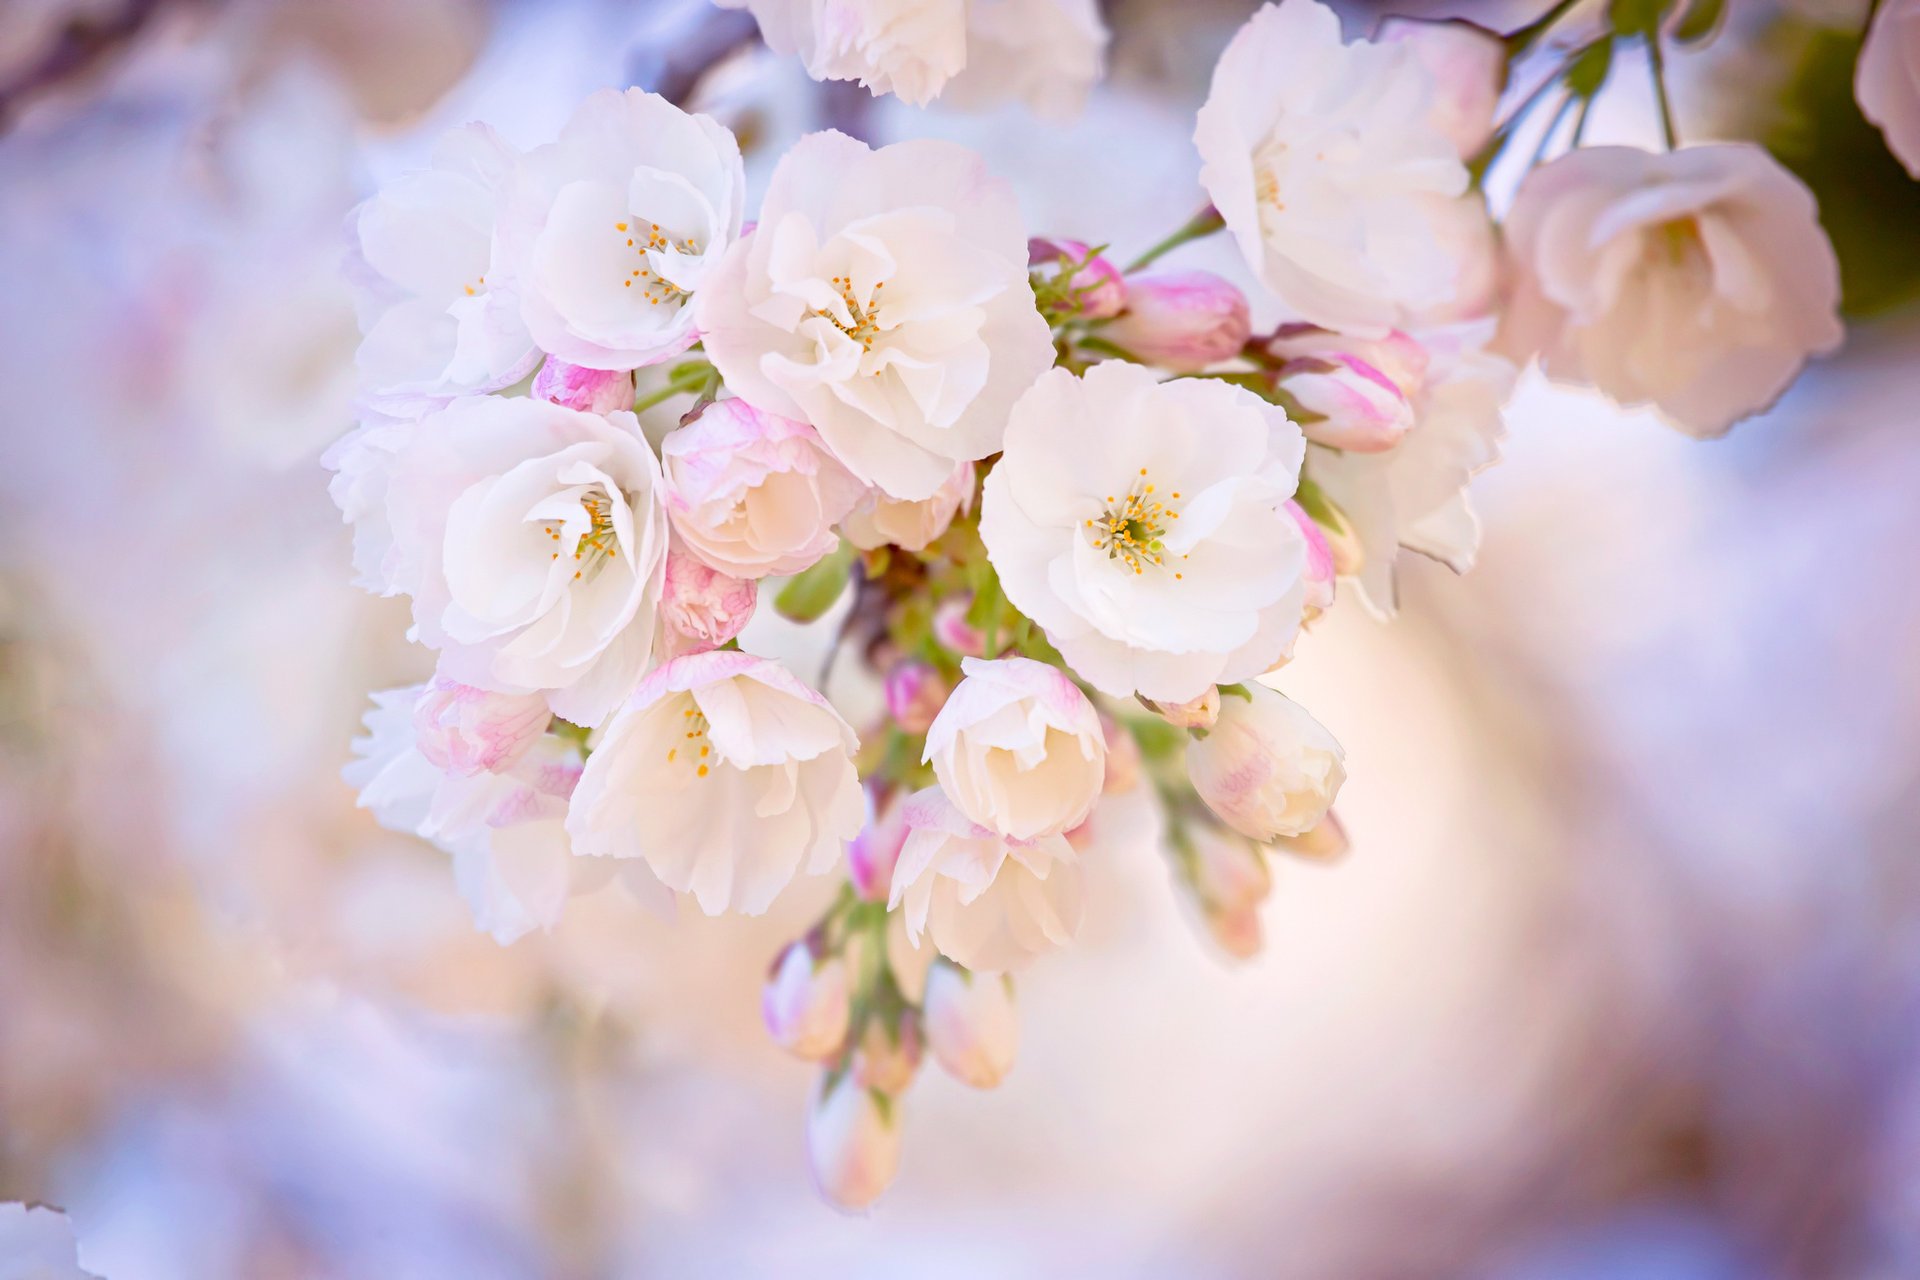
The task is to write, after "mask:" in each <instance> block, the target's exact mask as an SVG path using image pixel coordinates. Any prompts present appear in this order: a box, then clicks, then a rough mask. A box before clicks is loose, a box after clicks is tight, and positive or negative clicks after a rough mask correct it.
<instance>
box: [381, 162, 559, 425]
mask: <svg viewBox="0 0 1920 1280" xmlns="http://www.w3.org/2000/svg"><path fill="white" fill-rule="evenodd" d="M516 159H517V157H516V155H515V153H514V151H513V150H512V148H510V147H508V146H507V144H506V143H504V142H502V141H501V140H500V138H499V137H498V136H497V135H496V134H495V133H494V132H493V130H492V129H489V128H488V127H487V126H486V125H483V124H470V125H467V126H466V127H465V128H461V129H455V130H453V131H452V132H451V133H448V134H447V135H445V136H444V137H443V138H441V139H440V142H439V145H438V146H436V147H435V148H434V153H433V161H432V163H431V165H430V166H429V167H428V168H426V169H423V170H419V171H417V172H414V173H409V174H406V175H404V176H402V177H400V178H398V179H395V180H394V181H393V182H391V183H388V184H387V186H386V187H385V188H383V189H382V190H381V191H380V193H379V194H378V195H376V196H374V197H373V198H372V199H370V200H368V201H367V202H366V203H364V204H362V205H361V206H360V207H359V208H358V209H356V210H354V213H353V219H352V225H353V235H354V249H355V255H354V258H353V260H352V262H351V264H350V270H349V271H348V278H349V280H350V281H352V282H353V283H354V284H355V285H357V286H358V292H359V295H360V297H359V309H360V313H361V324H362V326H363V327H364V329H365V331H366V336H365V337H364V338H363V339H362V340H361V343H360V352H359V356H358V357H357V363H358V364H359V367H360V375H361V381H362V383H363V385H364V388H365V390H366V391H367V393H368V394H369V395H370V396H371V397H372V398H373V400H374V401H375V402H376V403H380V404H389V405H397V406H401V407H408V406H413V407H418V406H420V405H422V404H424V403H427V402H431V401H434V400H444V399H450V398H452V397H454V396H459V395H470V394H473V393H476V392H482V391H492V390H495V389H497V388H499V387H504V386H507V385H509V384H510V383H514V382H517V381H519V380H520V379H521V378H524V377H525V376H526V375H527V374H528V373H530V372H531V371H532V369H533V366H534V364H535V363H536V362H537V361H538V360H539V358H540V352H539V350H538V348H536V347H535V346H534V342H533V338H532V336H531V335H529V334H528V332H527V326H526V324H525V323H524V322H523V321H522V320H521V318H520V299H519V297H518V296H517V295H516V294H515V293H514V291H513V290H512V289H511V288H509V287H505V286H506V280H505V279H504V276H505V274H506V273H505V271H504V270H503V263H502V261H501V257H500V254H501V248H500V245H499V243H498V241H497V239H496V236H495V228H496V225H497V223H498V221H499V217H500V211H501V206H502V203H503V201H504V199H505V191H506V187H507V183H508V180H509V178H510V176H511V175H512V173H513V167H514V164H515V161H516Z"/></svg>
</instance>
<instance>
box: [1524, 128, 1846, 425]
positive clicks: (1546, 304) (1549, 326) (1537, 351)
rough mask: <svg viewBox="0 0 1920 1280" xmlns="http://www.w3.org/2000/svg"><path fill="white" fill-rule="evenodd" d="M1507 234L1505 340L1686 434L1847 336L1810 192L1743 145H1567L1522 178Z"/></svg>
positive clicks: (1563, 375) (1752, 400) (1558, 374)
mask: <svg viewBox="0 0 1920 1280" xmlns="http://www.w3.org/2000/svg"><path fill="white" fill-rule="evenodd" d="M1506 239H1507V250H1508V261H1509V267H1510V271H1511V274H1512V277H1513V287H1512V299H1511V302H1510V305H1509V307H1508V310H1507V313H1506V316H1505V317H1504V319H1503V321H1502V323H1501V327H1500V337H1499V343H1500V346H1501V348H1502V349H1503V350H1504V351H1505V352H1507V353H1508V354H1510V355H1511V356H1512V357H1513V358H1514V359H1515V360H1517V361H1524V360H1526V359H1527V358H1528V357H1530V356H1534V355H1537V356H1538V357H1539V360H1540V368H1541V369H1542V371H1544V372H1545V373H1546V374H1547V376H1548V377H1550V378H1553V379H1555V380H1556V381H1561V382H1573V383H1590V384H1592V385H1593V386H1595V387H1598V388H1599V389H1600V390H1601V391H1603V392H1605V393H1606V394H1607V395H1609V396H1611V397H1612V398H1613V399H1614V400H1616V401H1618V402H1619V403H1621V404H1625V405H1642V404H1653V405H1656V406H1658V407H1659V409H1660V410H1661V412H1663V413H1665V414H1666V415H1667V417H1668V418H1670V419H1671V420H1672V421H1673V422H1674V423H1675V424H1676V425H1678V426H1679V427H1680V428H1681V429H1682V430H1684V431H1686V432H1688V433H1689V434H1691V435H1696V436H1716V435H1720V434H1721V433H1723V432H1725V431H1726V430H1727V429H1728V428H1729V427H1731V426H1732V425H1733V424H1734V423H1735V422H1737V421H1739V420H1740V419H1741V418H1744V417H1746V416H1748V415H1749V414H1753V413H1757V412H1759V411H1760V410H1762V409H1765V408H1766V407H1767V406H1768V405H1770V404H1772V403H1773V402H1774V400H1776V399H1778V398H1779V396H1780V394H1781V392H1783V391H1785V390H1786V388H1787V385H1788V384H1789V383H1791V382H1792V381H1793V379H1794V378H1795V377H1796V376H1798V374H1799V372H1800V368H1801V366H1802V365H1803V364H1804V363H1805V362H1806V359H1807V357H1808V356H1809V355H1818V354H1822V353H1825V352H1828V351H1831V350H1833V349H1834V348H1835V347H1837V346H1839V345H1840V341H1841V338H1842V337H1843V336H1844V335H1843V331H1842V329H1841V327H1840V320H1839V317H1838V315H1837V308H1838V306H1839V301H1840V269H1839V263H1838V261H1837V260H1836V259H1835V257H1834V253H1833V246H1832V245H1831V244H1830V243H1829V242H1828V240H1827V237H1826V233H1825V232H1824V231H1823V230H1822V229H1821V227H1820V222H1819V217H1818V211H1817V210H1816V209H1815V207H1814V201H1813V194H1812V193H1811V192H1810V191H1808V190H1807V187H1806V184H1804V183H1803V182H1801V181H1800V179H1798V178H1796V177H1795V176H1794V175H1793V174H1791V173H1789V172H1787V170H1786V169H1784V168H1782V167H1781V166H1780V163H1779V162H1778V161H1776V160H1775V159H1773V157H1772V156H1770V155H1768V154H1767V153H1766V151H1764V150H1763V149H1761V148H1760V147H1757V146H1754V145H1753V144H1751V143H1745V142H1734V143H1715V144H1712V145H1707V146H1698V147H1684V148H1682V149H1681V150H1678V151H1670V152H1664V153H1654V152H1648V151H1640V150H1637V149H1635V148H1632V147H1582V148H1580V149H1579V150H1577V151H1571V152H1568V153H1567V154H1566V155H1564V156H1561V157H1560V158H1559V159H1557V160H1555V161H1553V162H1552V163H1551V164H1548V165H1546V166H1544V167H1542V168H1539V169H1535V170H1534V171H1533V172H1532V173H1529V174H1528V175H1527V177H1526V179H1525V180H1524V181H1523V182H1522V183H1521V184H1520V190H1519V193H1518V195H1516V196H1515V198H1514V203H1513V211H1512V213H1511V214H1510V215H1509V217H1508V219H1507V223H1506Z"/></svg>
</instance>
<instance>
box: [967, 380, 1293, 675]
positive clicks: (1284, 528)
mask: <svg viewBox="0 0 1920 1280" xmlns="http://www.w3.org/2000/svg"><path fill="white" fill-rule="evenodd" d="M1305 445H1306V442H1305V440H1304V439H1303V438H1302V437H1301V434H1300V429H1299V428H1298V427H1296V426H1294V425H1293V423H1291V422H1289V421H1288V420H1287V416H1286V414H1285V413H1283V412H1282V411H1281V410H1279V409H1277V408H1275V407H1274V406H1272V405H1270V404H1268V403H1267V402H1265V401H1264V400H1261V399H1260V398H1259V397H1258V396H1255V395H1254V394H1253V393H1251V392H1249V391H1245V390H1242V389H1241V388H1238V387H1234V386H1230V385H1228V384H1226V383H1223V382H1217V381H1207V380H1201V379H1193V378H1181V379H1176V380H1174V381H1172V382H1164V383H1162V382H1156V381H1155V379H1154V375H1153V374H1152V373H1151V372H1150V371H1148V370H1146V369H1143V368H1141V367H1139V366H1137V365H1131V364H1126V363H1123V362H1120V361H1110V362H1108V363H1105V364H1101V365H1098V366H1096V367H1095V368H1093V369H1092V370H1090V371H1089V372H1088V373H1087V374H1086V376H1085V377H1083V378H1076V377H1074V376H1073V375H1072V374H1070V373H1068V372H1066V371H1065V370H1055V371H1054V372H1052V373H1049V374H1047V375H1046V376H1045V377H1044V378H1042V379H1041V380H1040V381H1039V382H1038V383H1037V384H1035V386H1034V388H1033V390H1032V391H1031V392H1029V393H1028V394H1027V395H1026V396H1025V397H1024V398H1022V400H1021V401H1020V403H1019V404H1018V405H1017V406H1016V407H1015V409H1014V412H1013V416H1012V420H1011V421H1010V422H1009V423H1008V425H1007V438H1006V452H1005V454H1004V456H1002V458H1001V459H1000V462H999V463H998V464H997V465H996V466H995V467H994V469H993V473H992V474H991V475H990V476H988V477H987V485H986V494H985V497H984V499H983V504H982V510H981V519H980V536H981V537H982V538H983V539H984V540H985V542H986V545H987V552H988V554H989V556H990V557H991V558H992V561H993V565H994V567H995V569H997V570H998V571H999V574H1000V580H1001V584H1002V585H1003V586H1004V588H1005V590H1006V594H1007V599H1008V600H1010V601H1012V603H1013V604H1014V606H1015V607H1016V608H1018V609H1019V610H1020V611H1021V612H1022V613H1024V614H1026V615H1027V617H1029V618H1031V619H1033V621H1034V622H1036V623H1038V624H1039V625H1040V626H1041V627H1042V628H1043V629H1044V630H1045V631H1046V633H1047V638H1048V639H1049V640H1051V641H1052V642H1053V644H1054V646H1055V647H1056V648H1058V649H1059V650H1060V653H1061V655H1062V656H1063V657H1064V658H1065V659H1066V661H1067V665H1068V666H1070V667H1072V668H1073V669H1074V671H1076V672H1077V673H1079V674H1080V675H1081V676H1082V677H1084V678H1085V679H1086V680H1087V681H1088V683H1090V684H1092V685H1093V686H1094V687H1096V688H1098V689H1099V690H1100V691H1101V692H1103V693H1106V694H1110V695H1112V696H1114V697H1129V696H1132V695H1134V694H1136V693H1137V694H1139V695H1141V696H1142V697H1146V698H1150V699H1153V700H1154V701H1156V702H1184V701H1186V700H1187V699H1189V698H1195V697H1198V696H1200V695H1201V694H1202V693H1204V692H1205V691H1206V689H1207V687H1208V686H1209V685H1214V684H1222V683H1231V682H1233V681H1237V680H1244V679H1247V678H1248V677H1251V676H1255V675H1258V674H1260V673H1261V672H1263V671H1266V670H1267V669H1269V668H1270V667H1272V666H1273V665H1274V663H1275V662H1277V661H1279V660H1280V659H1281V658H1282V657H1283V656H1284V655H1285V654H1286V653H1287V652H1288V649H1289V647H1290V646H1291V645H1292V642H1293V637H1294V634H1295V632H1296V631H1297V630H1298V629H1299V625H1300V613H1301V607H1302V601H1303V597H1304V593H1305V586H1304V583H1303V581H1302V577H1301V575H1302V572H1303V570H1304V568H1305V563H1306V544H1305V542H1304V541H1303V540H1302V538H1301V536H1300V530H1299V527H1298V526H1297V525H1295V524H1294V522H1293V520H1292V519H1291V518H1290V517H1289V516H1288V515H1287V513H1286V511H1285V510H1284V504H1285V502H1286V500H1287V499H1288V498H1289V497H1291V496H1292V495H1293V491H1294V487H1295V485H1296V483H1297V481H1298V479H1299V473H1300V462H1301V457H1302V453H1303V450H1304V449H1305Z"/></svg>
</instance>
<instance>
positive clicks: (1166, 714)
mask: <svg viewBox="0 0 1920 1280" xmlns="http://www.w3.org/2000/svg"><path fill="white" fill-rule="evenodd" d="M1155 705H1156V706H1157V708H1158V709H1159V712H1160V716H1161V718H1162V719H1164V720H1165V721H1166V722H1167V723H1168V724H1170V725H1172V726H1173V727H1174V728H1176V729H1211V728H1213V722H1214V721H1215V720H1218V719H1219V718H1220V690H1218V689H1216V688H1213V687H1211V686H1209V687H1208V689H1207V691H1206V692H1205V693H1203V694H1201V695H1200V696H1199V697H1197V698H1189V699H1188V700H1187V701H1185V702H1161V703H1156V704H1155Z"/></svg>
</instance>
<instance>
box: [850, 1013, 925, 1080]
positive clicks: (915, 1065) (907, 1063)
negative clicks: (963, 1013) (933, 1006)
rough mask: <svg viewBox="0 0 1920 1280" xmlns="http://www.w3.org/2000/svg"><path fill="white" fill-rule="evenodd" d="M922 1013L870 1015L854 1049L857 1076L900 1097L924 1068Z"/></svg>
mask: <svg viewBox="0 0 1920 1280" xmlns="http://www.w3.org/2000/svg"><path fill="white" fill-rule="evenodd" d="M920 1055H921V1043H920V1015H919V1014H918V1013H917V1012H915V1011H914V1010H912V1009H905V1010H902V1011H901V1014H900V1017H899V1020H898V1021H889V1020H886V1019H883V1018H869V1019H868V1020H867V1026H866V1030H864V1031H862V1032H861V1033H860V1043H859V1044H858V1045H856V1046H855V1048H854V1051H853V1078H854V1079H855V1080H857V1081H859V1082H860V1083H861V1084H862V1085H865V1086H866V1087H867V1088H869V1089H878V1090H879V1091H880V1092H882V1093H884V1094H886V1095H887V1096H888V1097H892V1098H897V1097H899V1096H900V1095H901V1094H902V1093H904V1092H906V1088H907V1086H908V1085H910V1084H912V1083H913V1077H914V1075H915V1074H916V1073H917V1072H918V1071H919V1070H920Z"/></svg>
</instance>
